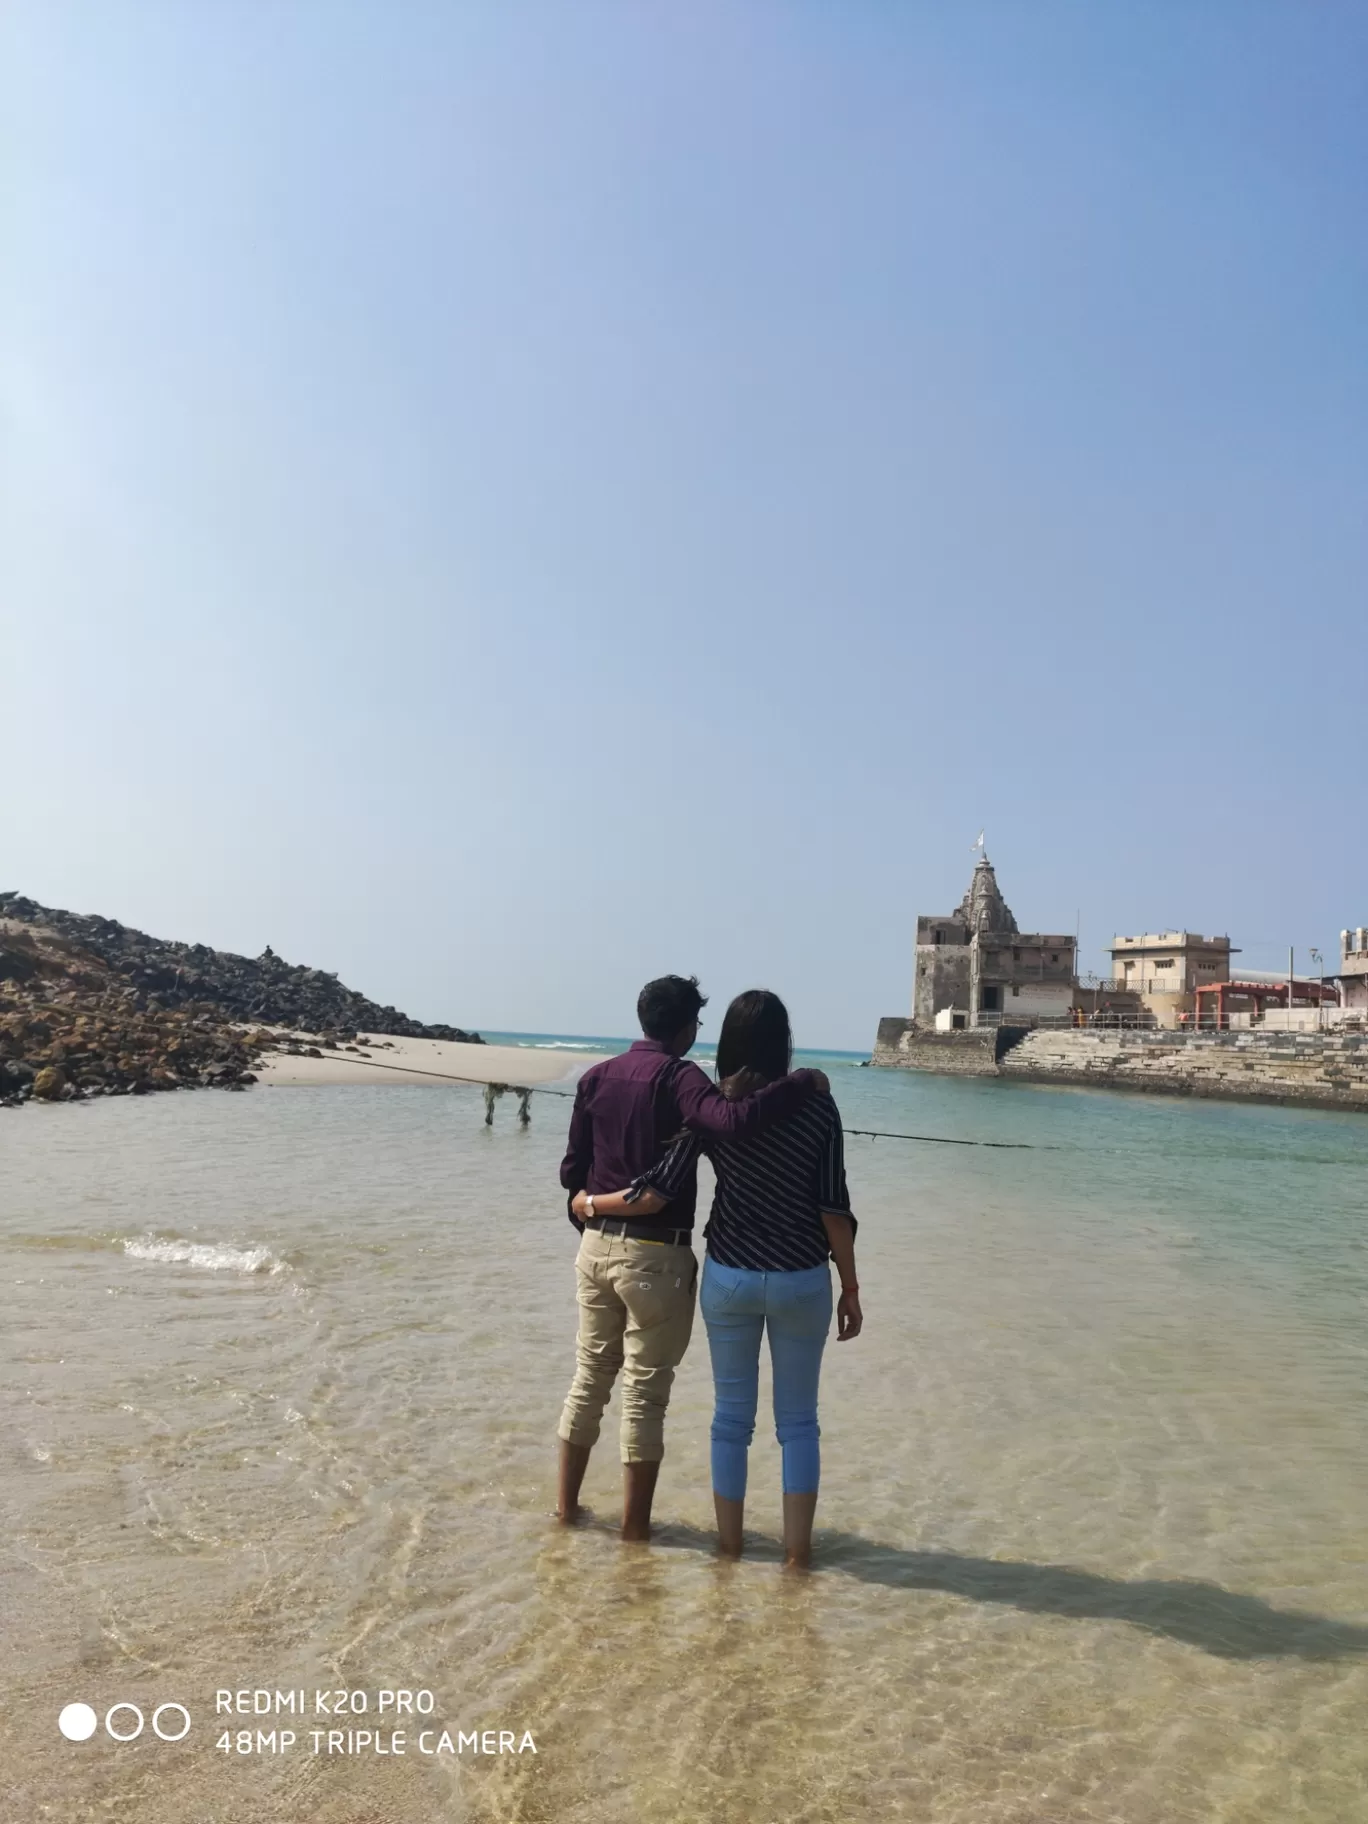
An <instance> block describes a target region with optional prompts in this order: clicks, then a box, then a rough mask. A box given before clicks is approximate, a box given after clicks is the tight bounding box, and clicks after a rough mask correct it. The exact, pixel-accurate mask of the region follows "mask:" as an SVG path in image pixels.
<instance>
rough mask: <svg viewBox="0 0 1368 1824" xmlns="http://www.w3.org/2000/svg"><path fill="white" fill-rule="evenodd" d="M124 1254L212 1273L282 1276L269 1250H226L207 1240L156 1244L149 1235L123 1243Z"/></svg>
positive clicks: (282, 1264) (280, 1264)
mask: <svg viewBox="0 0 1368 1824" xmlns="http://www.w3.org/2000/svg"><path fill="white" fill-rule="evenodd" d="M123 1250H124V1253H125V1254H127V1255H129V1256H130V1257H131V1258H132V1259H134V1260H158V1261H165V1262H168V1263H175V1264H181V1263H183V1264H184V1265H186V1266H189V1267H204V1268H206V1269H207V1270H208V1271H209V1272H211V1273H281V1272H283V1271H284V1269H285V1262H284V1261H283V1260H280V1259H278V1258H277V1257H276V1256H275V1255H274V1254H272V1252H271V1250H270V1249H269V1248H229V1247H224V1246H223V1245H221V1244H220V1243H217V1242H208V1241H158V1240H157V1239H156V1237H155V1236H152V1235H139V1236H135V1237H133V1238H131V1239H127V1240H125V1242H124V1244H123Z"/></svg>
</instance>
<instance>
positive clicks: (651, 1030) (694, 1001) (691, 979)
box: [637, 975, 708, 1040]
mask: <svg viewBox="0 0 1368 1824" xmlns="http://www.w3.org/2000/svg"><path fill="white" fill-rule="evenodd" d="M707 1004H708V997H707V995H706V994H701V993H700V992H699V987H698V977H697V976H696V975H662V976H658V977H657V979H656V980H655V981H653V982H647V984H646V986H645V987H644V988H643V989H642V991H641V993H640V994H639V995H638V996H637V1019H638V1020H640V1022H641V1030H642V1031H643V1032H644V1033H645V1034H646V1037H647V1038H648V1039H662V1040H664V1039H672V1038H673V1037H674V1036H675V1034H676V1033H677V1032H682V1031H683V1030H684V1028H685V1027H686V1026H687V1025H688V1023H689V1021H690V1020H694V1019H697V1018H698V1013H699V1009H700V1008H703V1007H706V1006H707Z"/></svg>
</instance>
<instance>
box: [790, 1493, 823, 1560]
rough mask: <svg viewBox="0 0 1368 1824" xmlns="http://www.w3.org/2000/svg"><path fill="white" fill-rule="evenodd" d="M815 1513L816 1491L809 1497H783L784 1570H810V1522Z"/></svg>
mask: <svg viewBox="0 0 1368 1824" xmlns="http://www.w3.org/2000/svg"><path fill="white" fill-rule="evenodd" d="M816 1513H817V1490H816V1489H815V1488H814V1489H813V1491H812V1493H811V1494H810V1495H785V1496H784V1569H785V1570H786V1571H810V1570H811V1569H812V1522H813V1519H814V1517H815V1516H816Z"/></svg>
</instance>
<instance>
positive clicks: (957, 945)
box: [912, 854, 1076, 1032]
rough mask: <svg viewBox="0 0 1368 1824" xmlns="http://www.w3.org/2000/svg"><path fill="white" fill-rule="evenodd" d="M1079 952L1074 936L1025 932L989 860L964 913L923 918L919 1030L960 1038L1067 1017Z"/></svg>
mask: <svg viewBox="0 0 1368 1824" xmlns="http://www.w3.org/2000/svg"><path fill="white" fill-rule="evenodd" d="M1075 949H1076V942H1075V939H1074V937H1073V936H1072V935H1069V934H1056V933H1053V932H1045V931H1020V930H1018V928H1017V921H1016V919H1015V918H1014V917H1013V916H1012V909H1011V907H1010V906H1009V905H1008V904H1007V902H1006V900H1005V899H1004V898H1003V897H1002V892H1001V889H1000V888H999V886H998V883H997V875H996V874H995V873H994V872H993V864H992V863H991V862H990V861H989V859H988V857H987V855H986V854H983V855H981V856H980V858H979V861H978V863H977V865H976V866H975V868H974V876H973V879H972V880H971V881H970V882H969V887H968V890H967V891H966V893H965V895H964V898H963V899H962V900H961V901H960V903H959V905H958V906H957V907H956V909H955V910H954V911H953V912H951V913H946V914H936V913H928V914H925V915H924V916H922V917H920V918H918V920H917V961H916V968H915V971H914V975H913V982H912V1024H913V1025H914V1026H915V1027H919V1028H922V1029H924V1030H927V1031H939V1032H954V1031H960V1030H962V1029H968V1028H972V1027H976V1026H1017V1025H1020V1026H1032V1025H1034V1024H1035V1023H1036V1022H1037V1021H1038V1020H1040V1019H1042V1018H1044V1017H1047V1016H1051V1015H1054V1016H1060V1015H1062V1016H1063V1017H1064V1018H1065V1019H1067V1018H1068V1017H1069V1011H1070V1008H1071V1007H1072V1005H1073V993H1074V971H1075V966H1076V957H1075Z"/></svg>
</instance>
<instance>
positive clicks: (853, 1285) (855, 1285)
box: [841, 1280, 860, 1292]
mask: <svg viewBox="0 0 1368 1824" xmlns="http://www.w3.org/2000/svg"><path fill="white" fill-rule="evenodd" d="M859 1289H860V1283H859V1281H858V1280H852V1281H851V1282H850V1284H849V1285H848V1286H846V1285H843V1286H842V1287H841V1290H842V1292H858V1291H859Z"/></svg>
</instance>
